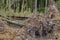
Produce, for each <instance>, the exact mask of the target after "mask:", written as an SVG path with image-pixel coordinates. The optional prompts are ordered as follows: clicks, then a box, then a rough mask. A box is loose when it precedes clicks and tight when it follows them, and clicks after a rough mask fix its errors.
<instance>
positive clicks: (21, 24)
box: [2, 18, 25, 27]
mask: <svg viewBox="0 0 60 40" xmlns="http://www.w3.org/2000/svg"><path fill="white" fill-rule="evenodd" d="M2 20H3V21H7V22H8V23H10V24H15V25H18V26H20V27H23V26H25V25H24V24H23V23H19V22H16V21H11V20H8V19H5V18H2Z"/></svg>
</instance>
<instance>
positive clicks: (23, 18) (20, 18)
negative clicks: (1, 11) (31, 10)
mask: <svg viewBox="0 0 60 40" xmlns="http://www.w3.org/2000/svg"><path fill="white" fill-rule="evenodd" d="M0 17H3V18H4V16H3V15H0ZM9 18H11V19H16V20H25V19H28V18H29V17H26V16H9V15H7V19H9Z"/></svg>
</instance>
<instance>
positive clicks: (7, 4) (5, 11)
mask: <svg viewBox="0 0 60 40" xmlns="http://www.w3.org/2000/svg"><path fill="white" fill-rule="evenodd" d="M55 2H56V4H57V7H58V9H59V10H60V0H55ZM35 3H36V2H35V0H0V15H4V16H5V17H6V15H16V16H31V14H33V12H34V11H35V10H37V12H39V13H44V12H45V10H46V9H47V7H48V6H49V0H37V4H35Z"/></svg>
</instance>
